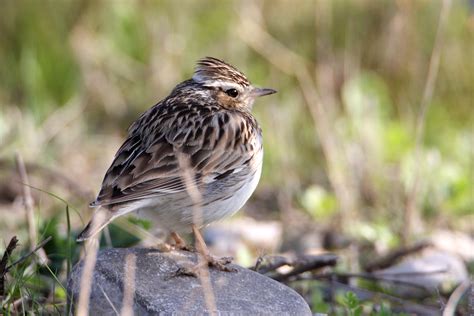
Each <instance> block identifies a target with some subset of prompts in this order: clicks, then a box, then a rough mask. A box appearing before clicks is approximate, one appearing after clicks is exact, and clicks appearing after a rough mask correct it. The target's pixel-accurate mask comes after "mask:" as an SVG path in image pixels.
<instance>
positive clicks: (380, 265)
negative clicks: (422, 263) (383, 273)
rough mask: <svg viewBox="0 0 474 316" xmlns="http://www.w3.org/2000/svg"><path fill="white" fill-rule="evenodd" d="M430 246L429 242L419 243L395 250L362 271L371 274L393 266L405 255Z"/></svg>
mask: <svg viewBox="0 0 474 316" xmlns="http://www.w3.org/2000/svg"><path fill="white" fill-rule="evenodd" d="M430 246H432V244H431V242H428V241H421V242H418V243H416V244H414V245H412V246H409V247H401V248H399V249H396V250H394V251H392V252H390V253H389V254H387V255H386V256H384V257H382V258H379V259H377V260H374V261H373V262H372V263H370V264H368V265H367V266H366V267H365V269H364V270H366V271H368V272H371V271H374V270H378V269H384V268H387V267H389V266H391V265H393V264H394V263H395V262H396V261H397V260H399V259H400V258H402V257H405V256H407V255H410V254H413V253H415V252H419V251H421V250H423V249H425V248H427V247H430Z"/></svg>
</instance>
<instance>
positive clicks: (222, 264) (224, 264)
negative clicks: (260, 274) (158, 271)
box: [170, 255, 237, 278]
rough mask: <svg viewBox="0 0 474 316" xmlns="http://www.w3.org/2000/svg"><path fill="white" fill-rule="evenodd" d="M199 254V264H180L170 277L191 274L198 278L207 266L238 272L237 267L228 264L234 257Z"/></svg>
mask: <svg viewBox="0 0 474 316" xmlns="http://www.w3.org/2000/svg"><path fill="white" fill-rule="evenodd" d="M199 256H200V259H199V261H198V263H197V264H195V265H193V266H184V265H181V266H179V267H178V269H177V270H176V271H175V272H174V273H173V274H172V275H171V276H170V278H173V277H179V276H191V277H195V278H197V277H199V276H200V275H201V273H202V271H203V269H205V268H206V266H208V267H211V268H215V269H217V270H219V271H224V272H237V269H235V268H232V267H229V266H228V264H229V263H231V262H232V260H233V258H232V257H222V258H216V257H214V256H212V255H206V256H202V257H201V255H199Z"/></svg>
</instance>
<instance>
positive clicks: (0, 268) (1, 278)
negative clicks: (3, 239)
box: [0, 236, 18, 296]
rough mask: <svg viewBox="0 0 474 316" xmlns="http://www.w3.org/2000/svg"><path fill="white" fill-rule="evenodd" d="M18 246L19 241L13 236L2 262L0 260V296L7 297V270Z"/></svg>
mask: <svg viewBox="0 0 474 316" xmlns="http://www.w3.org/2000/svg"><path fill="white" fill-rule="evenodd" d="M17 244H18V239H17V238H16V236H13V237H12V239H10V242H9V243H8V246H7V249H6V250H5V252H4V253H3V257H2V260H0V296H4V295H5V274H6V273H7V272H8V269H7V262H8V258H10V256H11V254H12V252H13V250H14V249H15V248H16V246H17Z"/></svg>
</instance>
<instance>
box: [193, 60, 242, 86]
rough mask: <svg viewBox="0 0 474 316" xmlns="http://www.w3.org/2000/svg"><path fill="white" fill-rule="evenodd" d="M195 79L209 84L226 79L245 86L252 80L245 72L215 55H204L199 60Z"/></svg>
mask: <svg viewBox="0 0 474 316" xmlns="http://www.w3.org/2000/svg"><path fill="white" fill-rule="evenodd" d="M193 79H194V81H196V82H200V83H204V84H209V85H214V83H216V82H222V81H225V82H234V83H237V84H239V85H241V86H244V87H248V86H250V82H249V81H248V79H247V77H245V75H244V74H243V73H241V72H240V71H239V70H237V69H236V68H234V67H233V66H231V65H229V64H228V63H226V62H224V61H222V60H220V59H217V58H214V57H204V58H203V59H200V60H199V61H198V62H197V65H196V70H195V71H194V75H193Z"/></svg>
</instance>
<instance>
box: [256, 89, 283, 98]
mask: <svg viewBox="0 0 474 316" xmlns="http://www.w3.org/2000/svg"><path fill="white" fill-rule="evenodd" d="M276 92H277V91H276V90H274V89H270V88H253V90H252V92H251V93H250V94H251V95H252V96H253V97H254V98H256V97H263V96H264V95H269V94H274V93H276Z"/></svg>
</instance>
